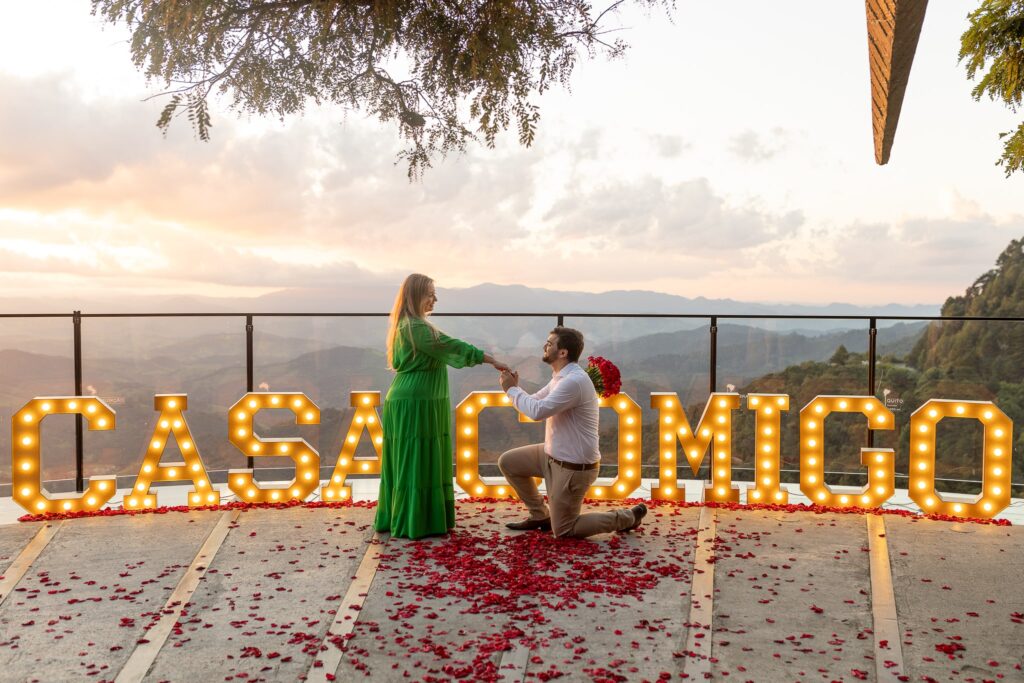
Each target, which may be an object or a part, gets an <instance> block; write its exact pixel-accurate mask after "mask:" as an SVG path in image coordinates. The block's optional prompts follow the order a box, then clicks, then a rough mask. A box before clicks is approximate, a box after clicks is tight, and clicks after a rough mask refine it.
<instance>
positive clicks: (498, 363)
mask: <svg viewBox="0 0 1024 683" xmlns="http://www.w3.org/2000/svg"><path fill="white" fill-rule="evenodd" d="M484 362H485V363H490V364H491V365H493V366H494V369H495V370H497V371H498V372H503V371H508V370H511V369H512V368H510V367H509V366H507V365H505V364H504V363H502V362H501V361H500V360H498V359H497V358H495V357H494V356H492V355H491V354H489V353H485V354H484Z"/></svg>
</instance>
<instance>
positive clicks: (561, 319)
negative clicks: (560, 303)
mask: <svg viewBox="0 0 1024 683" xmlns="http://www.w3.org/2000/svg"><path fill="white" fill-rule="evenodd" d="M563 325H565V316H564V315H562V314H561V313H559V314H558V326H559V327H562V326H563Z"/></svg>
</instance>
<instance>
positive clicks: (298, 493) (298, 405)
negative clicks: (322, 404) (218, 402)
mask: <svg viewBox="0 0 1024 683" xmlns="http://www.w3.org/2000/svg"><path fill="white" fill-rule="evenodd" d="M265 408H283V409H285V410H290V411H292V412H293V413H294V414H295V424H300V425H315V424H320V409H319V408H317V406H316V404H314V403H313V402H312V401H310V400H309V398H308V397H307V396H306V395H305V394H301V393H276V394H270V393H248V394H246V395H245V396H243V397H242V398H241V400H239V401H238V403H236V404H235V405H233V406H232V407H231V413H230V414H229V416H228V429H229V437H230V439H231V443H233V444H234V445H235V446H236V447H237V448H238V450H240V451H242V452H243V453H245V454H246V455H249V456H252V457H257V458H258V457H263V456H271V455H278V456H282V455H283V456H287V457H289V458H291V459H292V460H293V461H294V462H295V479H293V480H292V482H291V483H290V484H288V486H286V487H284V488H273V489H264V488H260V487H259V485H258V484H257V483H256V482H255V481H254V480H253V477H252V470H251V469H235V470H230V471H229V472H228V487H229V488H230V489H231V490H232V491H234V492H235V494H237V495H238V498H239V499H240V500H244V501H246V502H248V503H273V502H283V501H285V500H305V499H306V496H308V495H309V494H311V493H312V492H313V491H315V490H316V487H317V486H319V485H320V455H319V454H318V453H317V452H316V451H315V450H314V449H313V447H312V446H310V445H309V444H308V443H306V440H305V439H299V438H290V439H260V438H259V437H257V436H256V435H255V434H253V431H252V422H253V417H255V415H256V413H258V412H259V411H261V410H263V409H265Z"/></svg>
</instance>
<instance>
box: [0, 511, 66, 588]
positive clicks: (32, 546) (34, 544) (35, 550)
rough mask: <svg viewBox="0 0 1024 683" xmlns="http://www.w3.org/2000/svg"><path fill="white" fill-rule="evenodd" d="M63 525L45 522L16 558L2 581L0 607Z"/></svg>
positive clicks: (0, 583)
mask: <svg viewBox="0 0 1024 683" xmlns="http://www.w3.org/2000/svg"><path fill="white" fill-rule="evenodd" d="M63 525H64V520H61V521H59V522H44V523H43V526H41V527H40V528H39V531H37V532H36V535H35V536H33V537H32V539H31V540H30V541H29V542H28V543H26V544H25V547H24V548H22V549H21V552H20V553H18V556H17V557H16V558H14V562H12V563H11V564H10V566H8V567H7V571H5V572H4V575H3V578H2V579H0V605H3V604H4V601H5V600H7V597H8V596H9V595H10V594H11V593H13V592H14V589H15V588H16V587H17V585H18V582H20V581H21V579H22V577H24V576H25V574H26V573H28V570H29V568H30V567H31V566H32V563H33V562H35V561H36V558H38V557H39V554H40V553H42V552H43V548H45V547H46V545H47V544H48V543H49V542H50V541H51V540H53V537H54V536H56V535H57V532H58V531H60V528H61V527H62V526H63Z"/></svg>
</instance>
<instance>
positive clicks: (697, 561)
mask: <svg viewBox="0 0 1024 683" xmlns="http://www.w3.org/2000/svg"><path fill="white" fill-rule="evenodd" d="M697 524H698V532H697V544H696V546H695V548H694V557H693V577H692V579H691V581H690V617H689V624H690V625H689V626H687V627H686V652H687V653H688V655H687V656H686V657H685V658H684V659H683V673H685V674H687V675H688V676H689V677H690V678H691V679H693V680H703V679H705V678H708V677H710V674H711V647H712V643H711V641H712V639H713V637H714V629H713V628H712V622H713V621H714V607H715V602H714V595H715V566H716V565H715V563H714V562H710V561H709V560H711V559H712V557H713V555H714V544H715V533H716V531H717V513H716V512H715V510H713V509H712V508H708V507H702V508H701V509H700V520H699V521H698V523H697ZM698 569H701V570H702V571H700V572H698V571H697V570H698ZM695 624H700V626H699V627H698V626H695ZM699 634H703V635H704V637H703V638H698V637H697V636H698V635H699Z"/></svg>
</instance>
